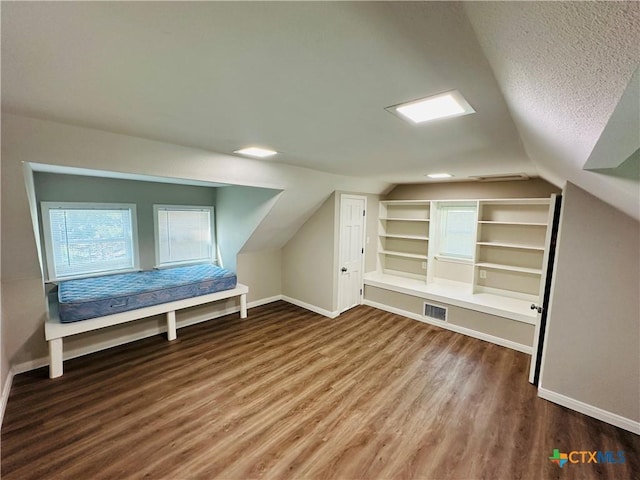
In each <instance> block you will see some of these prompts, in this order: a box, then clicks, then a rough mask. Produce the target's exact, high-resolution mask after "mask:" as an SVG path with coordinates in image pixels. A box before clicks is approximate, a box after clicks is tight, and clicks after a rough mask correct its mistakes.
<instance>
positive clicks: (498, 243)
mask: <svg viewBox="0 0 640 480" xmlns="http://www.w3.org/2000/svg"><path fill="white" fill-rule="evenodd" d="M549 205H550V199H548V198H542V199H539V198H535V199H509V200H480V201H479V202H478V228H477V242H476V254H475V261H474V269H475V271H474V282H473V289H474V292H476V293H477V292H487V293H494V294H498V295H504V296H509V297H515V298H522V299H523V300H531V301H532V302H535V301H537V300H538V298H539V295H540V288H541V280H542V278H541V277H542V273H543V267H544V259H545V251H546V248H547V230H548V229H547V225H548V222H549Z"/></svg>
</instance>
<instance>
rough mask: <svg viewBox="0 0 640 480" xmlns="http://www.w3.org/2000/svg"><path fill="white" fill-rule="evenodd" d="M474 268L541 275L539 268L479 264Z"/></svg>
mask: <svg viewBox="0 0 640 480" xmlns="http://www.w3.org/2000/svg"><path fill="white" fill-rule="evenodd" d="M476 267H481V268H490V269H493V270H508V271H511V272H520V273H529V274H531V275H542V269H540V268H528V267H516V266H514V265H502V264H500V263H488V262H481V263H476Z"/></svg>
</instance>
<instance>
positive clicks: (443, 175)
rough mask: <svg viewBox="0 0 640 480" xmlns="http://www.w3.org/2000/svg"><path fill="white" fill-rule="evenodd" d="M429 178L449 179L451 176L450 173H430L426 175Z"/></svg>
mask: <svg viewBox="0 0 640 480" xmlns="http://www.w3.org/2000/svg"><path fill="white" fill-rule="evenodd" d="M427 177H429V178H451V177H453V175H451V174H450V173H430V174H429V175H427Z"/></svg>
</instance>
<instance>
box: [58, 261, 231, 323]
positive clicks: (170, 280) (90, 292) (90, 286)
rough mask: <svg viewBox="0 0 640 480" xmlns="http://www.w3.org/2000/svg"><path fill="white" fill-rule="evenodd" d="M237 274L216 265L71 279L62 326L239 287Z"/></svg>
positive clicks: (64, 291)
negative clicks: (237, 285)
mask: <svg viewBox="0 0 640 480" xmlns="http://www.w3.org/2000/svg"><path fill="white" fill-rule="evenodd" d="M236 283H237V278H236V275H235V273H233V272H230V271H229V270H225V269H223V268H220V267H218V266H216V265H210V264H206V265H190V266H187V267H176V268H167V269H164V270H151V271H148V272H135V273H122V274H118V275H107V276H104V277H93V278H83V279H78V280H67V281H65V282H62V283H60V285H59V286H58V308H59V314H60V321H61V322H62V323H69V322H77V321H78V320H86V319H88V318H95V317H102V316H104V315H111V314H114V313H120V312H126V311H128V310H135V309H136V308H142V307H149V306H151V305H157V304H160V303H167V302H172V301H174V300H183V299H185V298H191V297H197V296H199V295H207V294H209V293H215V292H220V291H222V290H229V289H231V288H235V286H236Z"/></svg>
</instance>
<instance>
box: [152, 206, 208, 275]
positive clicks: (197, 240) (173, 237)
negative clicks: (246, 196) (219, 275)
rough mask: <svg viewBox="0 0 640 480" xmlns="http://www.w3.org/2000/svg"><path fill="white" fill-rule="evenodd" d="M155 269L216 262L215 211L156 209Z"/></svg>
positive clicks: (183, 207)
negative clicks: (214, 242)
mask: <svg viewBox="0 0 640 480" xmlns="http://www.w3.org/2000/svg"><path fill="white" fill-rule="evenodd" d="M153 214H154V219H155V237H156V266H157V267H162V266H169V265H182V264H187V263H201V262H213V261H215V256H214V254H213V252H214V251H215V249H214V245H213V239H214V238H215V236H214V232H213V224H214V222H213V207H188V206H174V205H154V206H153Z"/></svg>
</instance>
